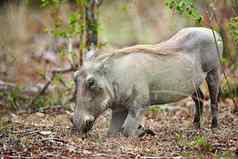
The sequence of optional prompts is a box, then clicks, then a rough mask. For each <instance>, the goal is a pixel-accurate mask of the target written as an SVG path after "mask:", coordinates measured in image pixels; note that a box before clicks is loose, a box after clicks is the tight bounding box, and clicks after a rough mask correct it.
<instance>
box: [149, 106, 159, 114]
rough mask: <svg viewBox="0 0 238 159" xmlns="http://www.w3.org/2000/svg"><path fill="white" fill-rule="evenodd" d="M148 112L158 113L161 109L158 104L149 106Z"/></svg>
mask: <svg viewBox="0 0 238 159" xmlns="http://www.w3.org/2000/svg"><path fill="white" fill-rule="evenodd" d="M149 112H152V113H158V112H161V109H160V108H159V107H158V106H151V107H150V108H149Z"/></svg>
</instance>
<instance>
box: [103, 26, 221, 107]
mask: <svg viewBox="0 0 238 159" xmlns="http://www.w3.org/2000/svg"><path fill="white" fill-rule="evenodd" d="M215 37H216V40H217V42H218V49H219V52H220V53H222V49H223V46H222V40H221V38H220V36H219V35H218V34H217V33H216V32H215ZM105 57H106V58H107V57H108V59H110V60H109V61H113V62H110V63H111V64H110V66H109V67H110V70H111V77H110V78H112V80H113V81H117V82H118V83H119V85H120V89H121V92H127V90H131V88H132V87H133V86H136V87H137V89H138V90H139V91H141V92H147V94H149V96H150V99H151V102H152V104H161V103H168V102H173V101H177V100H179V99H181V98H183V97H187V96H189V95H191V93H193V92H194V90H195V88H198V86H199V85H200V84H201V83H202V82H203V81H204V79H205V76H206V73H207V72H209V71H210V70H212V69H213V68H215V67H218V66H219V57H218V54H217V49H216V45H215V40H214V36H213V32H212V31H211V30H210V29H207V28H185V29H182V30H181V31H179V32H178V33H177V34H175V36H173V37H172V38H170V39H169V40H167V41H165V42H162V43H160V44H156V45H136V46H133V47H128V48H124V49H120V50H117V51H115V52H113V53H111V54H108V55H104V56H101V57H99V58H98V60H99V61H101V60H104V59H105ZM127 94H129V93H127ZM145 94H146V93H145Z"/></svg>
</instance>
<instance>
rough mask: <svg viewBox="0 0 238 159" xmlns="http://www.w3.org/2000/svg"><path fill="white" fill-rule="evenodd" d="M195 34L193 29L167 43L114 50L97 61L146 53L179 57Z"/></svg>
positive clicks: (100, 56) (99, 55)
mask: <svg viewBox="0 0 238 159" xmlns="http://www.w3.org/2000/svg"><path fill="white" fill-rule="evenodd" d="M195 34H196V33H194V32H193V29H192V28H191V29H190V30H189V31H188V30H181V31H179V32H177V33H176V34H175V35H174V36H172V37H171V38H170V39H168V40H167V41H164V42H161V43H158V44H147V45H134V46H129V47H125V48H122V49H116V50H112V51H110V52H108V53H103V54H98V55H97V57H96V61H97V60H99V61H100V60H104V59H105V58H106V59H111V57H113V58H117V57H121V56H125V55H128V54H133V53H144V54H152V55H158V56H171V55H177V54H178V53H181V52H184V51H185V50H186V47H188V46H189V45H190V44H189V45H188V46H186V45H185V44H187V43H189V41H191V39H192V38H193V36H195ZM191 45H193V44H191Z"/></svg>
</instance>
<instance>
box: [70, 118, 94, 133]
mask: <svg viewBox="0 0 238 159" xmlns="http://www.w3.org/2000/svg"><path fill="white" fill-rule="evenodd" d="M71 122H72V123H73V126H74V128H75V129H76V130H77V131H79V132H82V133H87V132H88V131H89V130H90V129H91V128H92V127H93V124H94V122H95V119H94V117H93V116H86V117H84V118H78V117H73V118H71Z"/></svg>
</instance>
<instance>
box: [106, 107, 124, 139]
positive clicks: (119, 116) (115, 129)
mask: <svg viewBox="0 0 238 159" xmlns="http://www.w3.org/2000/svg"><path fill="white" fill-rule="evenodd" d="M127 114H128V111H127V110H124V111H119V112H118V111H114V110H112V119H111V123H110V128H109V131H108V135H109V136H115V135H118V134H119V133H120V131H121V128H122V125H123V123H124V122H125V119H126V117H127Z"/></svg>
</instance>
